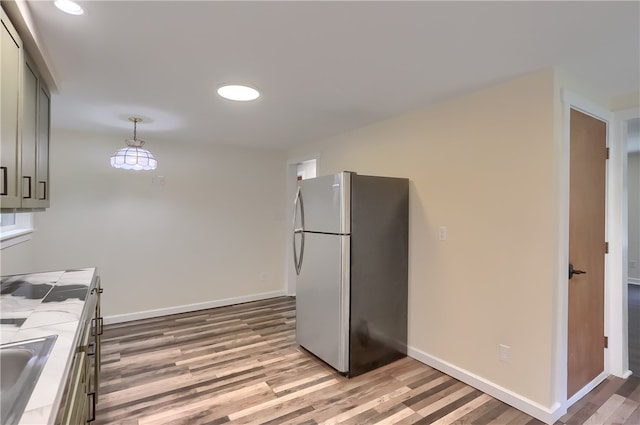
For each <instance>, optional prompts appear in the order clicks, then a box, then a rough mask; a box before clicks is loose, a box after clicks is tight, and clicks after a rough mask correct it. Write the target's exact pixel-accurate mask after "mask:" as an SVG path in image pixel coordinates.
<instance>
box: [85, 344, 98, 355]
mask: <svg viewBox="0 0 640 425" xmlns="http://www.w3.org/2000/svg"><path fill="white" fill-rule="evenodd" d="M95 355H96V343H95V342H92V343H91V344H89V346H88V347H87V356H95Z"/></svg>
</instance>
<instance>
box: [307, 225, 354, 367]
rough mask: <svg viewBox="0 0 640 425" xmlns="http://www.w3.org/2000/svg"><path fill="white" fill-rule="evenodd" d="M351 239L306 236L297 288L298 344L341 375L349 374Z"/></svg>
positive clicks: (317, 234)
mask: <svg viewBox="0 0 640 425" xmlns="http://www.w3.org/2000/svg"><path fill="white" fill-rule="evenodd" d="M349 238H350V236H342V235H327V234H320V233H305V248H304V249H305V253H304V261H303V263H302V267H301V269H300V274H299V276H298V280H297V285H296V316H297V319H296V320H297V323H296V336H297V340H298V344H300V345H301V346H302V347H304V348H305V349H307V350H308V351H310V352H311V353H313V354H314V355H316V356H317V357H319V358H320V359H322V360H324V361H325V362H326V363H328V364H329V365H330V366H332V367H333V368H334V369H336V370H338V371H339V372H342V373H347V372H348V371H349V256H350V255H349V246H350V245H349V243H350V240H349Z"/></svg>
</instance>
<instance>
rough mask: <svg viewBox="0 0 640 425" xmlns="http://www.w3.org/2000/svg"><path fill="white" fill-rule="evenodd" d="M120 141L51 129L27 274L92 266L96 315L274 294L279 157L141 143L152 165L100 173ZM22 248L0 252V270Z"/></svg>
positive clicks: (280, 232) (280, 225) (280, 244)
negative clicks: (100, 293) (45, 206)
mask: <svg viewBox="0 0 640 425" xmlns="http://www.w3.org/2000/svg"><path fill="white" fill-rule="evenodd" d="M123 139H124V137H112V136H109V137H106V136H101V135H98V134H76V133H69V132H62V131H55V130H54V132H53V134H52V140H53V141H52V150H51V180H52V183H51V193H52V201H51V207H50V208H49V210H48V211H47V212H46V213H42V214H37V215H36V219H35V226H36V228H37V231H36V233H35V234H34V238H33V240H32V241H31V245H32V247H31V249H30V252H32V253H33V254H34V255H35V258H36V261H35V264H34V265H33V267H34V268H35V269H37V270H49V269H64V268H75V267H89V266H97V267H98V268H99V272H100V275H101V276H102V281H103V285H104V286H105V293H104V304H103V306H104V307H103V309H104V310H103V311H104V314H105V315H107V316H109V315H114V314H125V313H133V312H140V311H146V310H152V309H160V308H166V307H173V306H180V305H186V304H193V303H200V302H207V301H217V300H222V299H226V298H232V297H240V296H245V295H252V294H259V293H266V292H272V291H280V290H283V289H284V283H283V270H282V263H283V260H282V259H283V256H284V253H283V252H284V232H285V231H284V217H283V205H284V181H285V164H286V162H285V155H284V153H281V152H280V153H278V152H268V151H263V150H251V149H242V148H224V147H223V148H221V147H217V148H216V147H208V146H200V147H195V146H191V145H190V146H189V147H188V148H184V147H183V145H182V144H181V143H180V141H177V140H176V141H170V142H166V143H163V142H162V141H161V140H160V139H159V138H158V137H157V136H152V135H148V137H147V139H149V140H150V141H149V142H148V145H147V146H148V147H149V149H150V150H151V151H152V152H153V153H154V154H155V155H156V157H157V158H158V161H159V167H158V169H157V170H155V171H149V172H133V171H124V170H116V169H112V168H111V167H110V166H109V156H110V155H111V154H112V153H113V151H115V150H116V149H118V148H120V147H121V145H122V146H124V143H123ZM151 140H153V141H151ZM157 175H162V176H165V179H166V183H165V185H164V186H153V185H152V184H151V179H152V176H157ZM22 250H24V247H22V245H18V246H16V247H15V248H14V247H11V248H8V249H7V250H3V251H2V254H3V263H4V262H5V259H9V261H15V262H16V264H19V263H21V262H22V261H24V260H23V259H22V256H21V255H20V254H21V252H22ZM14 252H15V255H14ZM16 267H17V266H16ZM3 269H4V264H3Z"/></svg>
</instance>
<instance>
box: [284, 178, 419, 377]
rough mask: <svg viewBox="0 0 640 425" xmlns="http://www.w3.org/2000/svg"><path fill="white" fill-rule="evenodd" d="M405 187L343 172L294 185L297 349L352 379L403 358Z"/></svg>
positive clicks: (390, 180)
mask: <svg viewBox="0 0 640 425" xmlns="http://www.w3.org/2000/svg"><path fill="white" fill-rule="evenodd" d="M408 228H409V180H408V179H402V178H391V177H375V176H364V175H359V174H356V173H352V172H343V173H338V174H334V175H330V176H323V177H317V178H313V179H308V180H302V181H300V182H299V188H298V192H297V195H296V199H295V212H294V233H293V257H294V258H293V261H294V266H295V269H296V273H297V280H296V321H297V324H296V326H297V329H296V336H297V341H298V343H299V344H300V345H301V346H302V347H303V348H305V349H306V350H307V351H309V352H311V353H312V354H314V355H315V356H317V357H318V358H320V359H321V360H323V361H325V362H326V363H328V364H329V365H330V366H332V367H333V368H335V369H336V370H337V371H339V372H341V373H343V374H345V375H347V376H356V375H359V374H361V373H364V372H367V371H369V370H372V369H374V368H377V367H379V366H382V365H384V364H387V363H390V362H392V361H394V360H397V359H399V358H402V357H404V356H406V353H407V348H406V347H407V282H408V249H409V248H408V239H409V232H408Z"/></svg>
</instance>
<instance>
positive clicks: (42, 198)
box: [36, 83, 51, 208]
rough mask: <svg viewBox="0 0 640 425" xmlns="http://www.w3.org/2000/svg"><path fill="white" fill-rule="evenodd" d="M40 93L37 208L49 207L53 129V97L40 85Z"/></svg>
mask: <svg viewBox="0 0 640 425" xmlns="http://www.w3.org/2000/svg"><path fill="white" fill-rule="evenodd" d="M39 89H40V90H39V91H38V138H37V146H36V177H37V186H36V200H37V201H38V204H37V205H36V207H37V208H48V207H49V133H50V129H51V124H50V122H51V95H50V94H49V91H48V90H47V88H46V87H45V86H44V84H42V83H40V85H39Z"/></svg>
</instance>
